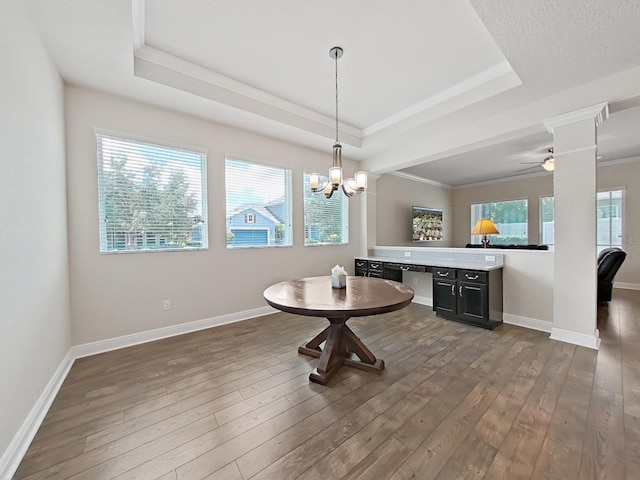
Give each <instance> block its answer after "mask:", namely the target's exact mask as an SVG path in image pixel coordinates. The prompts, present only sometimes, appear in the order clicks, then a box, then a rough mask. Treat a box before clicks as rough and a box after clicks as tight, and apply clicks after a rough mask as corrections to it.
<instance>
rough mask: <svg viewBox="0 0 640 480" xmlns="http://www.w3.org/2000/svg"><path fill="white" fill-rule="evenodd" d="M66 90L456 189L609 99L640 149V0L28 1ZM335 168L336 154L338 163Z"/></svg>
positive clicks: (523, 155)
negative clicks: (336, 53) (335, 144)
mask: <svg viewBox="0 0 640 480" xmlns="http://www.w3.org/2000/svg"><path fill="white" fill-rule="evenodd" d="M26 3H27V5H28V6H29V8H30V11H31V14H32V16H33V19H34V22H35V24H36V27H37V29H38V30H39V31H40V33H41V35H42V37H43V39H44V40H45V43H46V45H47V46H48V48H49V49H50V51H51V53H52V56H53V58H54V61H55V62H56V65H57V66H58V68H59V70H60V73H61V75H62V77H63V78H64V80H65V81H66V82H68V83H72V84H77V85H82V86H88V87H92V88H96V89H100V90H104V91H108V92H112V93H115V94H118V95H122V96H125V97H129V98H135V99H138V100H140V101H144V102H148V103H152V104H155V105H161V106H164V107H167V108H171V109H175V110H178V111H182V112H185V113H189V114H192V115H197V116H200V117H203V118H206V119H210V120H215V121H218V122H223V123H227V124H230V125H233V126H237V127H240V128H243V129H247V130H252V131H256V132H259V133H263V134H265V135H271V136H275V137H277V138H282V139H285V140H288V141H292V142H296V143H300V144H303V145H307V146H309V147H311V148H316V149H321V150H326V151H327V155H328V158H329V155H330V150H331V145H332V140H333V138H334V135H335V132H334V128H335V127H334V122H335V119H334V108H335V90H334V89H335V85H334V81H335V78H334V75H335V72H334V63H333V60H332V59H330V58H329V53H328V52H329V49H330V48H331V47H333V46H335V45H339V46H341V47H343V48H344V51H345V54H344V57H342V58H341V59H340V60H339V61H338V69H339V85H340V119H341V125H340V140H341V141H342V143H343V145H344V153H345V156H348V157H351V158H354V159H358V160H362V162H363V166H364V168H365V169H367V170H369V171H372V172H374V173H385V172H391V171H398V170H400V171H402V172H404V173H406V174H411V175H414V176H419V177H421V178H425V179H429V180H431V181H435V182H439V183H442V184H447V185H452V186H455V185H464V184H470V183H475V182H481V181H488V180H492V179H496V178H503V177H509V176H512V175H515V174H518V173H528V172H531V171H528V172H518V170H521V169H523V168H525V167H526V166H530V165H523V162H531V161H540V162H541V161H542V160H543V159H544V153H545V152H546V149H547V148H549V146H551V143H552V137H551V135H550V134H548V133H546V131H545V129H544V127H543V125H542V121H543V120H545V119H547V118H550V117H553V116H556V115H559V114H562V113H566V112H569V111H573V110H577V109H580V108H583V107H586V106H589V105H593V104H597V103H601V102H608V103H609V104H610V109H611V112H612V115H611V117H610V119H609V120H608V121H607V122H605V123H604V124H603V125H602V126H601V127H600V130H599V137H598V144H599V154H600V155H601V156H602V160H601V161H610V160H615V159H619V158H624V157H630V156H636V155H640V135H638V132H640V48H638V47H639V46H640V28H638V25H640V2H638V1H637V0H607V1H606V2H602V1H597V0H573V1H571V2H559V1H557V0H522V1H518V2H509V1H504V0H502V1H501V0H471V1H468V0H448V1H447V2H442V1H437V0H396V1H394V2H389V1H388V0H341V1H339V0H323V1H322V2H313V1H311V0H269V1H268V2H266V1H261V0H217V1H211V0H182V1H180V2H176V1H172V0H153V1H148V2H145V1H144V0H133V1H132V0H26ZM328 163H329V160H328Z"/></svg>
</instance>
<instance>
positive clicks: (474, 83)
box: [363, 60, 522, 137]
mask: <svg viewBox="0 0 640 480" xmlns="http://www.w3.org/2000/svg"><path fill="white" fill-rule="evenodd" d="M508 74H513V75H514V76H515V77H516V78H517V75H516V74H515V72H514V71H513V68H511V65H510V64H509V62H508V61H506V60H505V61H503V62H500V63H498V64H497V65H494V66H493V67H490V68H487V69H486V70H483V71H482V72H479V73H477V74H475V75H473V76H471V77H469V78H467V79H465V80H463V81H461V82H458V83H456V84H455V85H452V86H450V87H448V88H445V89H444V90H441V91H440V92H438V93H437V94H436V95H432V96H431V97H429V98H427V99H425V100H423V101H421V102H418V103H416V104H415V105H412V106H411V107H409V108H406V109H404V110H402V111H400V112H398V113H395V114H393V115H391V116H390V117H387V118H385V119H384V120H381V121H379V122H377V123H374V124H373V125H371V126H369V127H367V128H365V129H364V130H363V133H364V136H365V137H366V136H367V135H371V134H373V133H376V132H379V131H380V130H384V129H385V128H388V127H390V126H392V125H395V124H396V123H400V122H402V121H404V120H406V119H407V118H410V117H413V116H414V115H418V114H420V113H422V112H424V111H425V110H428V109H430V108H433V107H435V106H436V105H439V104H442V103H444V102H446V101H448V100H451V99H453V98H456V97H458V96H460V95H463V94H465V93H468V92H470V91H472V90H475V89H478V88H479V87H482V86H483V85H485V84H487V83H489V82H491V81H493V80H496V79H499V78H500V77H502V76H503V75H508ZM521 84H522V81H521V80H520V79H519V78H517V84H516V85H512V87H515V86H518V85H521ZM476 100H477V99H476ZM470 103H474V102H470Z"/></svg>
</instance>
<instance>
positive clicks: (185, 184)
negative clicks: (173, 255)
mask: <svg viewBox="0 0 640 480" xmlns="http://www.w3.org/2000/svg"><path fill="white" fill-rule="evenodd" d="M97 144H98V190H99V213H100V253H119V252H150V251H167V250H192V249H204V248H208V240H207V198H206V196H207V188H206V178H207V176H206V163H207V157H206V154H205V153H202V152H196V151H189V150H184V149H178V148H173V147H167V146H163V145H158V144H154V143H149V142H143V141H138V140H132V139H127V138H120V137H115V136H111V135H104V134H98V135H97Z"/></svg>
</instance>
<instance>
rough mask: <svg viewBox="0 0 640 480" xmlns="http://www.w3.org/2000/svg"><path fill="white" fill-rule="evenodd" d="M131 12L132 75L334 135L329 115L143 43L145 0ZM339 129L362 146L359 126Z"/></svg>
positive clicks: (136, 3) (348, 141)
mask: <svg viewBox="0 0 640 480" xmlns="http://www.w3.org/2000/svg"><path fill="white" fill-rule="evenodd" d="M132 15H133V43H134V52H133V53H134V75H136V76H138V77H141V78H145V79H147V80H151V81H154V82H157V83H161V84H164V85H168V86H171V87H174V88H178V89H181V90H184V91H187V92H189V93H193V94H195V95H199V96H203V97H204V98H208V99H210V100H214V101H218V102H220V103H224V104H227V105H230V106H232V107H236V108H241V109H243V110H246V111H248V112H251V113H254V114H257V115H261V116H266V117H267V118H271V119H272V120H276V121H279V122H282V123H285V124H287V125H290V126H292V127H296V128H304V129H307V130H308V131H310V132H312V133H316V134H318V135H321V136H324V137H327V138H333V134H334V128H335V119H334V118H332V117H329V116H327V115H324V114H322V113H319V112H316V111H315V110H312V109H310V108H306V107H304V106H302V105H299V104H296V103H293V102H290V101H288V100H285V99H283V98H281V97H278V96H276V95H273V94H270V93H268V92H265V91H263V90H260V89H258V88H255V87H252V86H250V85H247V84H245V83H242V82H239V81H237V80H234V79H232V78H229V77H227V76H225V75H222V74H220V73H217V72H215V71H213V70H210V69H207V68H204V67H201V66H199V65H197V64H194V63H192V62H189V61H187V60H184V59H182V58H179V57H176V56H174V55H171V54H169V53H167V52H163V51H162V50H159V49H156V48H153V47H150V46H148V45H146V44H145V0H133V4H132ZM196 85H197V88H190V87H194V86H196ZM207 86H209V87H210V88H207ZM229 94H230V95H229ZM340 132H341V134H342V135H341V137H342V139H343V142H344V143H346V144H349V145H352V146H354V147H358V148H361V147H362V138H363V135H364V134H363V132H362V130H360V129H359V128H357V127H354V126H353V125H349V124H346V123H344V122H340Z"/></svg>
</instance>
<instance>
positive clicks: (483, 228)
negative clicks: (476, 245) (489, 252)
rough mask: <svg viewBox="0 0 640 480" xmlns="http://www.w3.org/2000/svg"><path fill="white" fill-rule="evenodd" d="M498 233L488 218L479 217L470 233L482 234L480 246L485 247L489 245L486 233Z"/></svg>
mask: <svg viewBox="0 0 640 480" xmlns="http://www.w3.org/2000/svg"><path fill="white" fill-rule="evenodd" d="M497 233H500V232H499V231H498V229H497V228H496V226H495V225H494V223H493V222H492V221H491V220H490V219H488V218H481V219H480V220H478V222H477V223H476V226H475V227H473V230H471V235H482V246H483V247H484V248H487V247H488V246H489V239H488V238H487V235H495V234H497Z"/></svg>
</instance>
